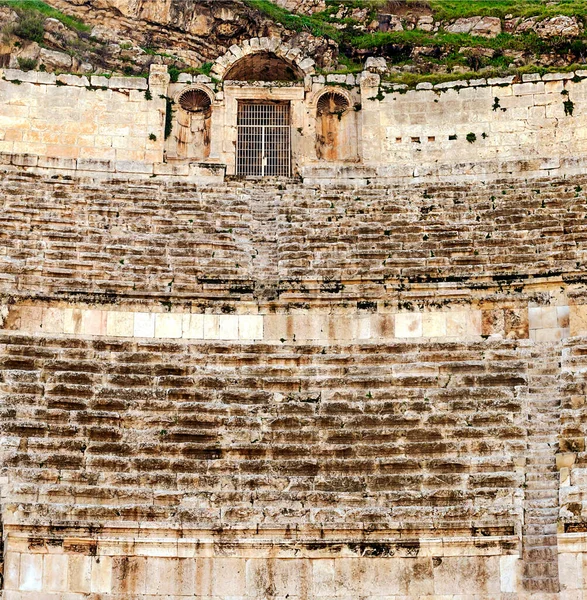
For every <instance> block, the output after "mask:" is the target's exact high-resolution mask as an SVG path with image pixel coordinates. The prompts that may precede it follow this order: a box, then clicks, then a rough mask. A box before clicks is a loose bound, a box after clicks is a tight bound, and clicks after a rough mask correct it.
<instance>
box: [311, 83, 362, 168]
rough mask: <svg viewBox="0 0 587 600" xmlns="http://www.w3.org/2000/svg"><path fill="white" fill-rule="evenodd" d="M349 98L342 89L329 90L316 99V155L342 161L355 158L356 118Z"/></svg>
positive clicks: (323, 158)
mask: <svg viewBox="0 0 587 600" xmlns="http://www.w3.org/2000/svg"><path fill="white" fill-rule="evenodd" d="M353 116H354V115H353V112H352V111H351V103H350V100H349V98H348V97H347V96H346V94H344V93H343V92H342V91H339V90H328V91H325V92H323V93H322V94H320V96H319V97H318V99H317V101H316V156H317V157H318V158H319V159H321V160H326V161H340V160H351V159H353V158H355V154H356V153H355V149H354V145H355V144H354V137H355V136H354V127H355V123H354V118H353Z"/></svg>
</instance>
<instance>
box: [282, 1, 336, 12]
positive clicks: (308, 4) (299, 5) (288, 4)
mask: <svg viewBox="0 0 587 600" xmlns="http://www.w3.org/2000/svg"><path fill="white" fill-rule="evenodd" d="M275 3H276V4H278V5H279V6H282V7H283V8H286V9H287V10H291V11H292V12H297V13H300V14H307V15H311V14H314V13H315V12H320V11H322V10H324V9H325V8H326V2H325V0H276V2H275Z"/></svg>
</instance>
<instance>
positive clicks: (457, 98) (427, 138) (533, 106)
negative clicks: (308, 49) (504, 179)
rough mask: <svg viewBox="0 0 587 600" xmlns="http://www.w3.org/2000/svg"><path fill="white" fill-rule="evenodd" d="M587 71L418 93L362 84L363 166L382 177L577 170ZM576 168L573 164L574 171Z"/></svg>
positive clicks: (368, 80) (375, 81)
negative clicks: (374, 170) (576, 163)
mask: <svg viewBox="0 0 587 600" xmlns="http://www.w3.org/2000/svg"><path fill="white" fill-rule="evenodd" d="M585 75H587V72H586V71H579V72H577V73H576V74H575V73H560V74H546V75H544V76H542V77H541V76H540V75H539V74H532V75H523V76H522V78H521V79H519V80H517V81H516V80H515V79H514V77H509V78H503V79H489V80H486V79H480V80H477V81H470V82H459V81H455V82H451V83H444V84H438V85H435V86H432V85H431V84H425V83H423V84H420V85H419V86H418V88H417V89H416V90H407V89H401V86H387V87H386V86H385V85H382V84H381V83H380V81H379V77H378V76H377V75H368V76H366V77H364V78H363V79H362V81H361V101H362V107H363V109H362V122H363V130H362V138H363V160H364V162H365V164H368V165H372V166H374V167H377V173H378V175H380V176H386V175H387V176H408V177H411V176H413V177H421V178H424V179H425V178H427V177H429V176H432V175H434V176H439V175H440V176H453V177H454V176H473V177H485V176H487V175H489V176H491V175H495V174H496V173H497V174H506V173H508V172H509V173H511V172H515V173H519V174H520V175H521V176H524V174H526V176H527V175H528V174H532V173H536V172H542V173H543V174H545V173H547V172H549V171H550V172H552V173H556V172H557V170H559V169H561V170H565V169H570V170H572V169H573V166H574V164H575V160H573V159H581V158H582V159H584V157H585V145H586V139H587V120H586V119H587V95H586V93H587V83H586V82H585V80H584V79H583V77H584V76H585ZM576 168H577V167H576V166H575V169H576Z"/></svg>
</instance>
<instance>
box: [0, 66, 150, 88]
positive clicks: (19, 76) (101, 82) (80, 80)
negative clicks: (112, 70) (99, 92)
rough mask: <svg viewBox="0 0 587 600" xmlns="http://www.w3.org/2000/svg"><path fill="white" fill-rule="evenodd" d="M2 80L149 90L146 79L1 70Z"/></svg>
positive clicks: (0, 76)
mask: <svg viewBox="0 0 587 600" xmlns="http://www.w3.org/2000/svg"><path fill="white" fill-rule="evenodd" d="M0 78H3V79H5V80H6V81H13V82H18V83H37V84H42V85H68V86H73V87H86V88H88V87H92V88H110V89H124V90H145V91H146V90H147V89H149V80H148V79H146V78H144V77H117V76H112V77H104V76H103V75H91V76H89V77H87V76H86V75H69V74H65V73H63V74H61V75H55V74H54V73H45V72H43V71H20V70H19V69H0Z"/></svg>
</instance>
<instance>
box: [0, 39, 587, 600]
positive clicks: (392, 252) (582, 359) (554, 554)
mask: <svg viewBox="0 0 587 600" xmlns="http://www.w3.org/2000/svg"><path fill="white" fill-rule="evenodd" d="M586 76H587V73H585V72H581V71H578V72H575V73H561V74H550V75H544V76H542V77H540V76H538V75H525V76H523V78H522V80H521V81H513V80H510V79H503V80H479V81H469V82H454V83H449V84H441V85H437V86H432V85H424V84H421V85H420V86H418V89H416V90H407V89H405V88H402V87H401V86H391V85H387V84H385V82H382V80H381V77H380V75H379V74H377V73H375V72H371V71H369V70H366V71H365V72H363V73H361V74H358V75H344V76H343V75H329V76H326V77H325V76H323V75H320V74H317V73H315V72H314V70H313V63H312V60H311V59H309V58H307V57H304V56H302V55H301V53H300V52H299V51H297V50H296V49H292V48H288V47H286V46H284V45H282V44H281V43H280V42H279V40H273V39H266V38H263V39H253V40H251V41H250V42H249V43H248V44H244V45H243V46H242V47H233V48H231V49H230V51H229V53H228V54H227V55H226V56H224V57H220V58H219V59H218V61H217V62H216V63H215V65H214V67H213V69H212V72H211V73H210V76H209V77H208V76H203V75H199V76H196V77H195V78H194V77H192V76H188V75H181V76H180V77H179V78H178V81H177V82H174V83H171V82H170V81H169V76H168V74H167V73H166V72H165V70H164V69H161V68H160V67H154V68H153V70H152V71H151V74H150V77H149V79H148V80H144V79H140V78H139V79H134V78H117V77H112V78H110V79H107V78H105V77H96V76H92V77H91V78H90V79H87V78H85V77H77V76H72V75H58V76H54V75H50V74H46V73H40V72H28V73H23V72H18V71H13V70H8V69H7V70H5V71H4V72H3V77H2V79H1V80H0V98H1V100H2V102H1V103H0V152H1V154H0V163H1V168H2V172H3V176H2V180H1V182H0V189H1V194H0V202H1V205H2V210H1V211H0V221H1V225H2V226H1V227H0V292H1V295H0V323H1V329H0V365H1V369H0V406H1V409H2V413H1V414H2V420H1V423H2V437H1V438H0V439H1V444H0V467H1V474H0V498H1V526H2V569H3V571H2V573H3V577H2V592H1V594H0V595H2V598H3V600H82V599H84V600H86V599H88V600H178V599H181V598H191V599H202V600H219V599H222V600H229V599H230V600H237V599H238V600H245V599H259V600H260V599H263V600H265V599H275V600H284V599H286V598H288V599H290V600H309V599H323V600H333V599H335V598H336V599H337V600H358V599H361V600H367V599H368V600H375V599H379V600H392V599H393V600H408V599H409V600H415V599H430V600H448V599H450V600H490V599H491V600H493V599H497V598H499V599H500V600H514V599H518V598H522V599H523V598H537V599H545V600H549V599H552V600H554V599H557V600H580V599H583V598H585V597H586V596H587V583H586V578H587V570H585V569H587V567H585V568H584V567H583V564H584V562H585V557H586V552H585V544H586V543H587V537H586V532H587V498H586V489H587V483H586V482H587V479H586V477H587V475H586V474H587V454H586V453H585V439H586V434H587V421H586V418H585V412H586V410H587V409H586V403H585V399H586V397H587V391H586V390H587V362H586V360H587V359H586V356H587V344H586V341H585V340H586V335H587V295H586V294H587V288H586V279H585V258H586V255H587V246H586V240H587V225H586V224H587V196H586V192H587V175H586V174H585V161H586V158H587V81H586ZM584 511H585V512H584Z"/></svg>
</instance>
